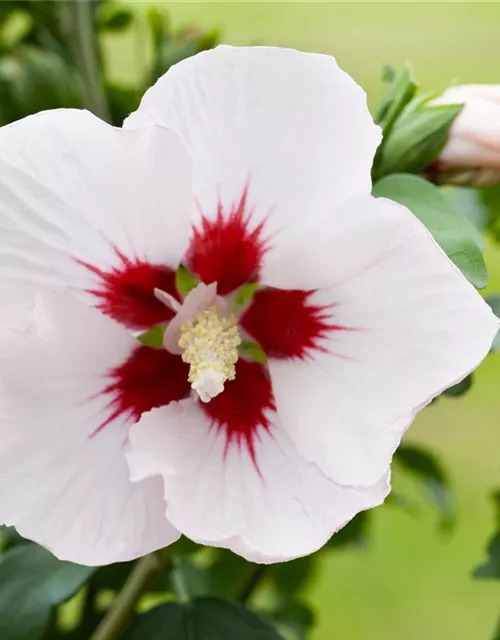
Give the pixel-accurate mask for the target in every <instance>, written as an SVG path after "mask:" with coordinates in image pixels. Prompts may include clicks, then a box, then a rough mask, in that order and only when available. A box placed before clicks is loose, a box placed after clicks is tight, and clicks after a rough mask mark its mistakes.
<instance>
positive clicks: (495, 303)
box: [486, 295, 500, 351]
mask: <svg viewBox="0 0 500 640" xmlns="http://www.w3.org/2000/svg"><path fill="white" fill-rule="evenodd" d="M486 302H487V303H488V304H489V305H490V307H491V310H492V311H493V313H494V314H495V315H496V316H497V317H499V318H500V295H496V296H489V297H488V298H486ZM491 350H492V351H500V331H499V332H498V333H497V335H496V336H495V339H494V340H493V344H492V345H491Z"/></svg>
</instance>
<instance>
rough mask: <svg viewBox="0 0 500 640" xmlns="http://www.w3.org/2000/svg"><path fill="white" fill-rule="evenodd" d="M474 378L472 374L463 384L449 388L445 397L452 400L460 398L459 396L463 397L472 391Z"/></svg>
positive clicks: (459, 383)
mask: <svg viewBox="0 0 500 640" xmlns="http://www.w3.org/2000/svg"><path fill="white" fill-rule="evenodd" d="M472 381H473V376H472V373H470V374H469V375H468V376H467V377H465V378H464V379H463V380H462V381H461V382H458V383H457V384H454V385H453V386H452V387H449V388H448V389H446V391H445V392H444V395H445V396H449V397H450V398H458V397H459V396H463V395H464V393H467V391H470V389H471V387H472Z"/></svg>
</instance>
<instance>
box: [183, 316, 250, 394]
mask: <svg viewBox="0 0 500 640" xmlns="http://www.w3.org/2000/svg"><path fill="white" fill-rule="evenodd" d="M178 344H179V347H180V348H181V349H182V350H183V353H182V359H183V360H184V362H186V363H188V364H189V365H190V367H189V376H188V380H189V382H190V383H191V387H192V388H193V389H194V390H195V391H196V392H197V393H198V395H199V396H200V399H201V400H202V401H203V402H209V401H210V400H211V399H212V398H214V397H215V396H216V395H218V394H219V393H221V392H222V391H223V390H224V383H225V382H226V380H234V377H235V375H236V372H235V364H236V362H237V360H238V346H239V345H240V344H241V336H240V333H239V331H238V321H237V319H236V318H235V316H234V315H230V316H221V315H220V313H219V311H218V309H217V307H216V306H215V305H213V306H211V307H208V308H207V309H205V311H203V312H202V313H199V314H198V315H196V316H194V317H193V318H190V319H189V320H187V321H186V322H185V323H184V324H183V325H182V326H181V329H180V334H179V342H178Z"/></svg>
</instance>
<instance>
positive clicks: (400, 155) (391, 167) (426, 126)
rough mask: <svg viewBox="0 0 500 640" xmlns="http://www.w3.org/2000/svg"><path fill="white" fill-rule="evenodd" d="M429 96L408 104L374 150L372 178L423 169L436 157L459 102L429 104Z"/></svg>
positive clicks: (458, 111) (443, 142)
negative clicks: (375, 156) (374, 159)
mask: <svg viewBox="0 0 500 640" xmlns="http://www.w3.org/2000/svg"><path fill="white" fill-rule="evenodd" d="M427 101H428V97H425V98H423V99H422V98H421V97H420V98H417V99H416V100H415V101H413V102H412V103H410V104H409V105H407V107H406V109H405V110H404V111H403V113H402V114H401V116H400V117H399V119H398V120H397V121H396V122H395V123H394V126H393V127H392V129H391V131H390V133H389V134H388V135H385V136H384V140H383V143H382V147H381V149H380V151H379V153H378V154H377V161H376V165H375V168H374V178H375V179H377V178H381V177H382V176H386V175H390V174H393V173H422V172H423V171H425V169H427V168H428V167H429V166H431V165H432V163H433V162H435V160H436V159H437V158H438V156H439V154H440V153H441V151H442V149H443V147H444V145H445V144H446V140H447V139H448V134H449V131H450V127H451V125H452V124H453V122H454V120H455V118H456V117H457V116H458V114H459V113H460V112H461V110H462V109H463V105H461V104H458V105H457V104H453V105H429V104H428V103H427Z"/></svg>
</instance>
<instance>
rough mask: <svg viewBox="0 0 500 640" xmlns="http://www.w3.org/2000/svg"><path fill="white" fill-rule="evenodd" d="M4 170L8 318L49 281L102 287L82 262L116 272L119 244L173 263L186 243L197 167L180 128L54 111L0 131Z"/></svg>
mask: <svg viewBox="0 0 500 640" xmlns="http://www.w3.org/2000/svg"><path fill="white" fill-rule="evenodd" d="M0 175H1V178H0V234H1V236H2V245H1V247H0V297H1V298H2V299H4V298H5V297H6V296H7V297H8V298H9V302H10V303H11V304H10V305H9V307H8V308H6V307H5V305H3V308H2V313H1V315H0V322H2V321H3V323H4V324H8V323H9V322H10V321H15V320H17V318H18V317H19V314H20V313H22V311H23V310H25V309H26V308H27V307H29V304H30V302H31V301H32V299H33V295H34V293H36V291H40V290H41V289H45V288H47V287H48V288H50V289H62V288H70V289H73V290H76V291H80V292H84V291H85V290H86V289H92V288H95V287H96V284H98V281H96V276H95V274H94V273H92V271H90V270H89V269H88V268H86V267H84V266H82V264H81V263H80V262H79V261H82V262H85V263H89V264H90V265H92V266H93V267H96V268H98V269H101V270H104V271H110V270H111V269H112V268H113V267H118V266H120V265H121V264H122V262H121V258H120V256H119V255H118V252H120V253H121V254H122V256H124V257H126V258H128V259H140V260H144V261H148V262H153V263H161V264H163V265H168V266H171V267H174V268H175V267H176V266H177V264H178V263H179V261H180V258H181V256H182V255H183V253H184V251H185V249H186V245H187V241H188V236H189V232H190V221H189V212H190V208H191V202H192V201H191V171H190V165H189V160H188V158H187V155H186V152H185V150H184V149H183V147H182V145H181V143H180V141H179V139H178V138H177V136H176V135H175V134H174V133H172V132H168V131H165V130H163V129H161V128H157V127H154V128H151V129H147V130H144V131H123V130H122V129H118V128H115V127H111V126H109V125H107V124H106V123H104V122H102V121H101V120H99V119H98V118H96V117H95V116H93V115H92V114H90V113H88V112H86V111H78V110H72V109H57V110H54V111H46V112H42V113H39V114H37V115H34V116H30V117H28V118H25V119H24V120H20V121H18V122H15V123H14V124H12V125H8V126H6V127H3V128H1V129H0ZM81 295H84V294H83V293H82V294H81Z"/></svg>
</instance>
